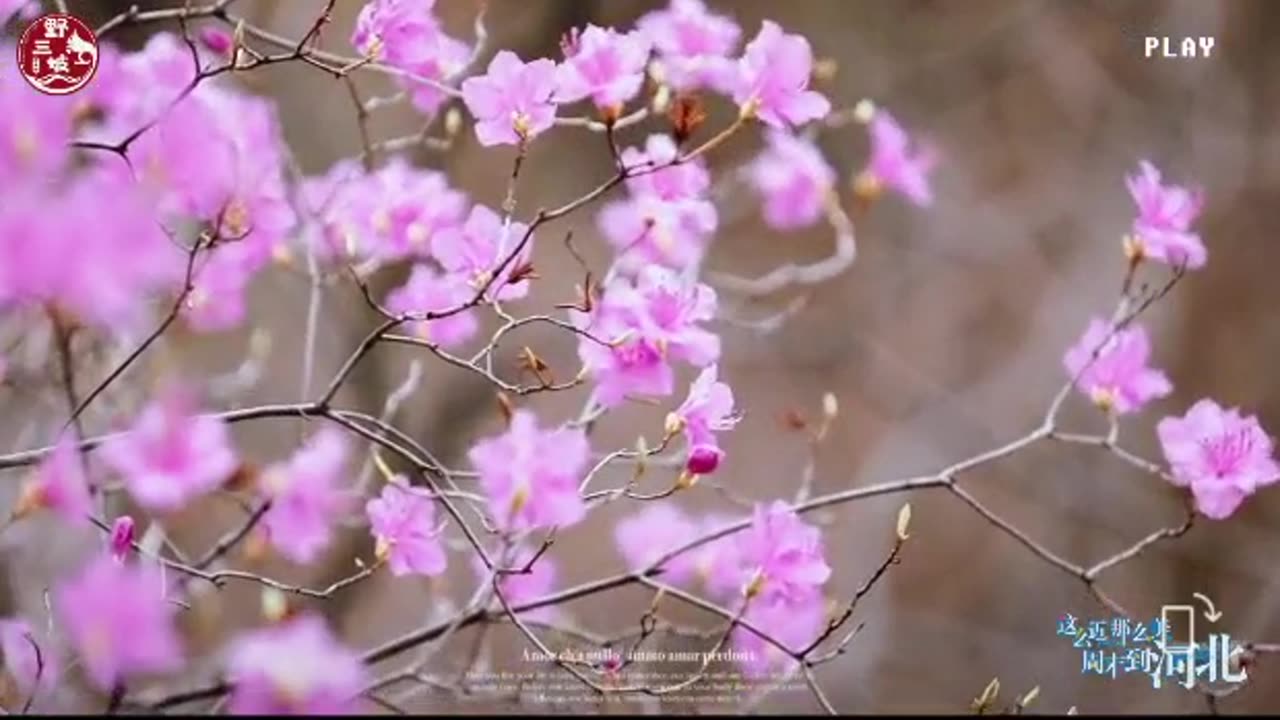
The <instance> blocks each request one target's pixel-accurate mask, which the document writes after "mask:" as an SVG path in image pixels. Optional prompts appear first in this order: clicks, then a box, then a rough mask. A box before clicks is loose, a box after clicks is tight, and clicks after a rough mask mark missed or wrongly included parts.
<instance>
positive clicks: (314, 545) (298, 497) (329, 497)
mask: <svg viewBox="0 0 1280 720" xmlns="http://www.w3.org/2000/svg"><path fill="white" fill-rule="evenodd" d="M347 454H348V447H347V442H346V438H345V437H344V436H343V435H342V433H341V431H339V430H336V429H334V428H331V427H326V428H323V429H321V430H320V431H319V432H317V433H316V434H315V435H314V436H312V438H311V439H310V440H309V441H307V443H306V445H304V446H303V447H302V448H300V449H299V450H298V451H297V452H295V453H294V454H293V457H291V458H289V460H288V461H287V462H285V463H282V464H277V465H274V466H272V467H270V468H268V469H267V470H266V471H265V473H264V475H263V490H264V491H265V494H266V496H267V498H268V499H269V500H270V501H271V509H269V510H268V511H267V513H266V515H264V516H263V518H262V524H263V527H264V528H265V529H266V532H267V536H268V537H269V538H270V540H271V543H272V544H273V545H274V546H275V547H276V549H277V550H279V551H280V554H281V555H283V556H285V557H286V558H288V559H290V560H292V561H294V562H296V563H299V564H303V565H305V564H308V563H310V562H312V561H314V560H315V559H316V558H317V557H318V556H319V555H320V553H321V552H322V551H323V550H324V549H325V548H326V547H327V546H328V545H329V541H330V540H331V539H332V535H333V525H334V523H335V522H336V521H337V520H338V518H339V516H340V515H341V514H342V513H343V512H344V511H345V510H346V509H347V505H348V500H349V497H348V495H347V493H346V491H345V490H344V489H343V488H342V487H341V486H340V482H341V478H342V472H343V470H344V468H345V466H346V461H347Z"/></svg>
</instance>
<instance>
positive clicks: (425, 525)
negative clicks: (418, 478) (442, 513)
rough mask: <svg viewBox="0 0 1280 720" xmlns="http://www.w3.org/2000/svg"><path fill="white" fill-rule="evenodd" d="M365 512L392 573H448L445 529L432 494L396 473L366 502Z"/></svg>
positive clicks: (380, 553) (379, 549)
mask: <svg viewBox="0 0 1280 720" xmlns="http://www.w3.org/2000/svg"><path fill="white" fill-rule="evenodd" d="M365 513H366V514H367V515H368V517H369V525H370V527H371V528H372V530H373V536H374V538H376V540H377V544H378V554H379V556H382V555H384V554H385V556H386V558H387V562H388V565H389V566H390V568H391V572H392V574H394V575H396V576H403V575H409V574H411V573H417V574H420V575H431V576H435V575H439V574H440V573H442V572H444V568H445V562H446V557H445V552H444V547H442V546H441V544H440V533H441V531H442V530H443V528H442V527H438V526H437V524H436V506H435V501H434V500H433V499H432V498H431V496H430V495H429V494H427V493H426V492H424V491H423V490H421V489H419V488H415V487H411V486H410V485H409V483H408V482H407V481H406V480H405V479H404V478H403V477H401V476H396V477H395V478H393V479H392V480H391V481H390V482H388V483H387V484H386V486H385V487H384V488H383V489H382V494H381V495H380V496H378V497H376V498H374V499H372V500H370V501H369V502H368V503H366V504H365Z"/></svg>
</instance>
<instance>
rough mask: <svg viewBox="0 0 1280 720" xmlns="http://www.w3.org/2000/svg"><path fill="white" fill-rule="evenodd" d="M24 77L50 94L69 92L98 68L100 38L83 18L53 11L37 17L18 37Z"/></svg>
mask: <svg viewBox="0 0 1280 720" xmlns="http://www.w3.org/2000/svg"><path fill="white" fill-rule="evenodd" d="M18 69H19V70H20V71H21V73H22V77H23V78H25V79H26V81H27V82H28V83H29V84H30V85H31V87H33V88H35V89H36V90H39V91H40V92H42V93H45V94H47V95H68V94H70V93H73V92H75V91H77V90H79V89H80V88H82V87H84V86H85V85H87V84H88V83H89V81H90V80H91V79H93V74H94V73H95V72H97V70H98V39H97V37H96V36H95V35H94V34H93V30H92V29H90V28H89V26H88V25H86V24H85V23H84V21H82V20H81V19H80V18H78V17H76V16H74V15H67V14H64V13H51V14H48V15H45V16H43V17H41V18H38V19H37V20H35V22H32V23H31V24H30V25H28V26H27V27H26V29H25V30H23V32H22V37H21V39H19V41H18Z"/></svg>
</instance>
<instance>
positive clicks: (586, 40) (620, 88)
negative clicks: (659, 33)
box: [556, 25, 650, 116]
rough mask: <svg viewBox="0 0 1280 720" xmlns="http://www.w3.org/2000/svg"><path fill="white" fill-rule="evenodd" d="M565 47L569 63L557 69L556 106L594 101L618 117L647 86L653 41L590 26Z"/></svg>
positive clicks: (636, 35) (641, 34)
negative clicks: (648, 65) (651, 42)
mask: <svg viewBox="0 0 1280 720" xmlns="http://www.w3.org/2000/svg"><path fill="white" fill-rule="evenodd" d="M570 38H571V39H570V40H569V41H568V42H566V43H565V49H564V54H565V60H564V63H562V64H561V65H560V66H559V67H557V68H556V102H558V103H570V102H575V101H577V100H581V99H583V98H585V97H590V98H591V101H592V102H594V103H595V104H596V107H598V108H600V109H601V110H604V111H607V112H611V113H613V115H614V116H616V115H617V114H618V113H619V112H620V111H621V108H622V106H623V105H625V104H626V102H627V101H628V100H630V99H631V98H633V97H635V96H636V93H638V92H640V87H641V86H642V85H644V70H645V63H646V62H648V60H649V43H650V40H649V38H648V37H647V36H646V35H644V34H643V33H638V32H632V33H619V32H618V31H616V30H614V29H613V28H602V27H599V26H596V25H587V28H586V29H585V30H583V31H582V32H581V33H578V32H576V31H575V32H574V33H572V34H571V36H570Z"/></svg>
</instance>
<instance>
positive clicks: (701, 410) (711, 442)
mask: <svg viewBox="0 0 1280 720" xmlns="http://www.w3.org/2000/svg"><path fill="white" fill-rule="evenodd" d="M716 373H717V367H716V366H715V365H709V366H707V367H706V368H704V369H703V370H702V372H701V373H699V374H698V377H697V379H696V380H694V381H693V384H692V385H690V386H689V397H688V398H686V399H685V401H684V402H683V403H681V405H680V407H678V408H676V411H675V413H674V415H675V418H676V421H677V422H676V423H675V426H677V427H679V428H680V429H682V430H683V431H684V436H685V440H686V441H687V442H688V443H689V457H688V460H687V462H686V465H685V467H686V468H687V469H688V470H689V472H692V473H695V474H698V475H705V474H709V473H711V472H714V471H715V469H716V468H717V467H718V466H719V464H720V460H721V457H722V456H723V453H722V452H721V451H720V447H719V445H718V444H717V442H716V433H718V432H724V431H726V430H732V429H733V427H734V426H735V425H737V424H738V419H739V418H738V416H737V413H736V412H735V410H734V407H733V390H731V389H730V388H729V386H728V385H727V384H725V383H722V382H718V381H717V380H716Z"/></svg>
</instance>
